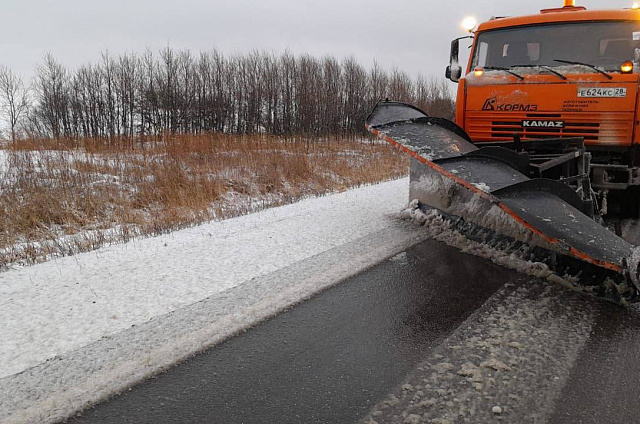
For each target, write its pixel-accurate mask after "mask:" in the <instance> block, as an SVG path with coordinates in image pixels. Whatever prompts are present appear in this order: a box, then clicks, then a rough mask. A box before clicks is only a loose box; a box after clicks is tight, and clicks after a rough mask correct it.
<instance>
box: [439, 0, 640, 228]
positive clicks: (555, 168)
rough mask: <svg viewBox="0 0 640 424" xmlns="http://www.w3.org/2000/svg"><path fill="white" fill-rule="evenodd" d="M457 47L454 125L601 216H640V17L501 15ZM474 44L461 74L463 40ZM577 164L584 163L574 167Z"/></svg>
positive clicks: (621, 13) (568, 12) (628, 13)
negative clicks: (528, 163)
mask: <svg viewBox="0 0 640 424" xmlns="http://www.w3.org/2000/svg"><path fill="white" fill-rule="evenodd" d="M466 25H467V29H468V30H469V31H470V32H471V33H472V35H470V36H467V37H462V38H459V39H456V40H454V41H453V42H452V45H451V47H452V48H451V58H450V64H449V66H448V67H447V72H446V75H447V77H448V78H449V79H450V80H452V81H454V82H458V83H459V85H458V94H457V110H456V123H457V124H458V125H459V126H460V127H462V128H463V129H464V130H465V131H466V133H467V134H468V135H469V136H470V138H471V140H472V141H473V143H474V144H476V145H478V146H488V145H501V146H509V147H512V148H514V149H516V150H519V151H527V152H529V153H530V155H531V158H532V163H534V164H536V166H537V168H535V169H536V172H538V176H539V177H545V178H553V179H561V180H563V181H566V182H567V183H568V184H572V185H573V187H574V188H575V189H576V190H579V191H581V194H582V196H583V198H585V199H592V201H593V204H594V210H595V212H596V213H597V214H601V215H606V214H607V213H608V212H609V213H616V214H618V213H619V214H621V215H625V216H632V217H635V218H637V217H638V215H639V213H640V148H639V146H640V116H639V101H640V97H639V96H638V87H639V85H638V83H639V80H638V76H639V73H640V10H638V6H637V5H634V6H633V7H631V8H629V9H622V10H587V9H586V8H585V7H580V6H576V5H575V4H574V2H573V1H572V0H566V1H565V3H564V6H563V7H559V8H557V9H545V10H542V11H540V13H538V14H535V15H530V16H520V17H495V18H492V19H491V20H489V21H487V22H484V23H482V24H480V25H479V26H477V27H476V25H475V23H474V22H469V21H468V20H467V22H466ZM464 38H472V39H473V44H472V46H471V55H470V58H469V61H468V66H467V68H466V72H465V73H464V75H463V70H462V67H461V66H460V64H459V61H458V57H459V47H460V40H462V39H464ZM576 159H578V160H577V161H576Z"/></svg>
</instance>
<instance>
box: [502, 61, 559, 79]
mask: <svg viewBox="0 0 640 424" xmlns="http://www.w3.org/2000/svg"><path fill="white" fill-rule="evenodd" d="M512 68H540V69H544V70H545V71H547V72H550V73H552V74H553V75H555V76H557V77H558V78H560V79H561V80H563V81H564V80H566V79H567V77H566V76H564V75H562V74H561V73H560V72H558V71H556V70H554V69H553V68H550V67H548V66H547V65H513V66H512Z"/></svg>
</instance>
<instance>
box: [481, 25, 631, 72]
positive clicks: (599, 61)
mask: <svg viewBox="0 0 640 424" xmlns="http://www.w3.org/2000/svg"><path fill="white" fill-rule="evenodd" d="M636 48H640V22H611V21H609V22H577V23H569V24H566V23H563V24H550V25H540V26H528V27H518V28H509V29H499V30H492V31H486V32H482V33H480V34H478V36H477V40H476V49H475V54H474V57H473V61H472V66H473V67H476V66H481V67H487V68H491V67H494V68H511V67H517V66H519V65H520V66H553V67H556V66H567V65H566V64H562V63H558V62H556V61H555V60H558V59H559V60H565V61H571V62H581V63H585V64H589V65H594V66H597V67H600V68H602V69H605V70H608V71H619V70H620V65H621V64H622V62H624V61H627V60H634V52H635V49H636ZM582 70H583V71H584V68H583V69H582Z"/></svg>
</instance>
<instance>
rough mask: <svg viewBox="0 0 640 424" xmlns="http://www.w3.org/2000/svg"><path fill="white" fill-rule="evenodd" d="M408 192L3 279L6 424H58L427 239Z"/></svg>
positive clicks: (0, 309) (313, 203)
mask: <svg viewBox="0 0 640 424" xmlns="http://www.w3.org/2000/svg"><path fill="white" fill-rule="evenodd" d="M407 193H408V180H407V179H401V180H396V181H392V182H387V183H383V184H379V185H375V186H369V187H365V188H361V189H356V190H351V191H348V192H345V193H341V194H336V195H331V196H326V197H321V198H316V199H309V200H305V201H302V202H299V203H296V204H292V205H289V206H284V207H280V208H275V209H270V210H266V211H263V212H260V213H256V214H252V215H247V216H243V217H240V218H235V219H230V220H226V221H221V222H214V223H210V224H205V225H201V226H198V227H195V228H191V229H186V230H182V231H177V232H174V233H172V234H170V235H167V236H161V237H156V238H150V239H144V240H139V241H135V242H131V243H128V244H124V245H115V246H109V247H105V248H102V249H99V250H97V251H94V252H90V253H84V254H80V255H76V256H73V257H68V258H61V259H58V260H54V261H50V262H47V263H43V264H39V265H35V266H31V267H25V268H22V269H17V270H12V271H8V272H5V273H3V274H0V321H1V322H2V323H3V325H2V326H1V327H0V339H2V341H3V342H2V345H1V346H0V422H3V423H6V422H50V421H52V420H56V419H61V418H64V417H66V416H68V415H69V414H70V413H73V412H74V411H76V410H78V409H80V408H82V407H83V406H85V405H87V403H89V402H95V401H98V400H100V399H103V398H104V397H106V396H108V395H109V394H111V393H113V392H114V391H117V390H122V389H124V388H126V387H128V386H130V385H131V384H133V383H135V382H136V381H139V380H140V379H143V378H145V377H148V376H149V375H152V374H154V373H156V372H158V371H159V370H161V369H163V368H165V367H167V366H170V365H172V364H173V363H175V362H177V361H179V360H181V359H184V358H185V357H188V356H189V355H191V354H193V353H194V352H197V351H198V350H201V349H202V348H204V347H207V346H209V345H211V344H213V343H215V342H217V341H220V340H223V339H224V338H226V337H229V336H230V335H232V334H234V333H236V332H238V331H241V330H242V329H245V328H247V327H248V326H251V325H253V324H255V323H257V322H259V321H260V320H263V319H265V318H266V317H268V316H271V315H273V314H275V313H277V312H278V311H280V310H282V309H283V308H286V307H288V306H290V305H292V304H295V303H297V302H299V301H300V300H302V299H304V298H307V297H309V296H311V295H312V294H314V293H316V292H318V291H319V290H322V289H324V288H326V287H329V286H331V285H333V284H335V283H336V282H338V281H340V280H341V279H344V278H346V277H348V276H351V275H354V274H355V273H357V272H359V271H361V270H363V269H365V268H367V267H369V266H372V265H374V264H375V263H377V262H379V261H381V260H383V259H385V258H387V257H390V256H393V255H394V254H396V253H398V252H400V251H402V250H404V249H406V248H408V247H410V246H412V245H415V244H417V243H419V242H421V241H423V240H424V239H426V238H427V237H428V235H427V233H426V231H420V230H419V229H416V227H415V225H412V224H411V223H407V222H402V221H401V220H399V219H398V215H399V211H400V210H401V209H402V206H403V205H404V204H405V203H406V200H407Z"/></svg>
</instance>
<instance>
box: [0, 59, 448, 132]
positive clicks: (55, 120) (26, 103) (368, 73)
mask: <svg viewBox="0 0 640 424" xmlns="http://www.w3.org/2000/svg"><path fill="white" fill-rule="evenodd" d="M383 98H389V99H393V100H399V101H405V102H409V103H412V104H414V105H416V106H418V107H420V108H421V109H423V110H425V111H426V112H427V113H429V114H432V115H436V116H442V117H448V118H450V117H452V116H453V110H454V102H453V98H452V95H451V93H450V91H449V89H448V87H447V84H446V83H445V81H444V79H436V78H424V77H422V76H420V77H418V78H411V77H410V76H408V75H407V74H406V73H405V72H402V71H400V70H398V69H394V70H391V71H387V70H385V69H383V68H382V67H380V66H379V65H378V64H377V63H376V64H374V65H373V67H371V68H370V69H366V68H365V67H363V66H362V65H360V64H359V63H358V62H357V61H356V60H355V59H354V58H347V59H344V60H338V59H336V58H334V57H332V56H326V57H323V58H316V57H313V56H310V55H306V54H305V55H300V56H295V55H292V54H290V53H283V54H279V55H276V54H272V53H264V52H252V53H248V54H244V55H234V56H225V55H224V54H222V53H220V52H218V51H216V50H213V51H210V52H201V53H199V54H198V55H194V54H192V53H191V52H190V51H188V50H174V49H172V48H165V49H163V50H161V51H160V52H159V53H157V54H154V53H152V52H151V51H147V52H145V53H144V54H140V55H138V54H123V55H119V56H113V55H111V54H109V53H103V54H102V57H101V60H100V61H99V62H98V63H92V64H86V65H83V66H80V67H79V68H78V69H76V70H74V71H70V70H69V69H68V68H66V67H65V66H63V65H62V64H61V63H60V62H58V61H57V60H56V59H55V58H54V57H53V56H51V55H46V56H45V58H44V61H43V63H41V64H39V65H38V66H37V67H36V72H35V76H34V77H33V80H32V81H31V83H30V84H25V83H23V81H22V78H20V77H19V76H18V75H16V74H15V73H13V72H12V71H11V69H9V68H6V67H0V102H1V104H2V107H1V108H0V113H1V114H2V115H3V118H4V119H5V121H6V123H7V125H8V127H9V130H10V132H11V136H12V138H13V139H14V140H15V139H16V137H17V136H18V135H22V134H24V135H27V136H33V137H51V138H76V137H95V138H108V139H112V138H116V137H126V138H137V137H146V136H156V135H159V134H164V133H167V132H170V133H179V134H197V133H203V132H223V133H238V134H247V133H259V132H264V133H269V134H274V135H283V136H292V135H306V136H334V137H357V136H360V135H362V133H363V132H364V124H363V123H364V120H365V118H366V116H367V114H368V113H369V111H370V110H371V108H372V107H373V105H374V104H375V103H376V102H377V101H378V100H380V99H383Z"/></svg>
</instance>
